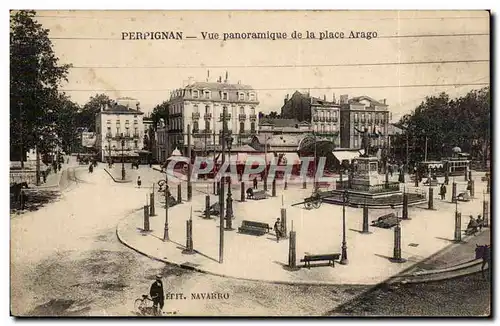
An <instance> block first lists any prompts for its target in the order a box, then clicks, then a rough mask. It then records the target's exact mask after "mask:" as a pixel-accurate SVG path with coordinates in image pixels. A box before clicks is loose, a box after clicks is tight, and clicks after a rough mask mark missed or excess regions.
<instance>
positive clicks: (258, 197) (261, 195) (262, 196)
mask: <svg viewBox="0 0 500 326" xmlns="http://www.w3.org/2000/svg"><path fill="white" fill-rule="evenodd" d="M267 197H268V196H267V194H266V192H265V191H264V190H259V191H254V193H253V197H252V199H253V200H261V199H266V198H267Z"/></svg>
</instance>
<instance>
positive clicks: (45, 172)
mask: <svg viewBox="0 0 500 326" xmlns="http://www.w3.org/2000/svg"><path fill="white" fill-rule="evenodd" d="M42 176H43V183H46V182H47V171H43V172H42Z"/></svg>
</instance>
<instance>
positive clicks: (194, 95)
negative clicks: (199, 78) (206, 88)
mask: <svg viewBox="0 0 500 326" xmlns="http://www.w3.org/2000/svg"><path fill="white" fill-rule="evenodd" d="M199 95H200V94H199V93H198V91H197V90H193V98H199Z"/></svg>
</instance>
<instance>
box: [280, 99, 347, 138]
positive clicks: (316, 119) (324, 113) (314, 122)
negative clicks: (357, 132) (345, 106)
mask: <svg viewBox="0 0 500 326" xmlns="http://www.w3.org/2000/svg"><path fill="white" fill-rule="evenodd" d="M281 116H282V117H283V118H287V119H296V120H298V121H300V122H308V123H310V124H311V127H312V131H314V133H315V134H316V135H317V136H320V137H323V138H326V139H329V140H330V141H332V142H333V143H334V144H335V145H336V146H340V138H339V134H340V105H339V104H338V103H337V102H336V99H335V94H333V98H332V100H327V98H326V95H325V96H323V99H321V98H318V97H313V96H310V94H309V93H301V92H299V91H296V92H295V93H293V95H292V97H291V98H289V97H288V95H287V96H286V98H285V101H284V103H283V106H282V107H281Z"/></svg>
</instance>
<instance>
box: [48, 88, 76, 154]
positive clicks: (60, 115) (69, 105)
mask: <svg viewBox="0 0 500 326" xmlns="http://www.w3.org/2000/svg"><path fill="white" fill-rule="evenodd" d="M79 109H80V108H79V106H78V104H76V103H74V102H72V101H71V100H70V99H69V97H68V96H66V94H64V93H63V94H59V98H58V101H57V102H56V105H55V108H54V111H55V119H56V124H55V131H56V134H57V136H58V140H59V145H60V146H61V147H62V148H63V149H64V150H65V151H66V152H70V151H71V149H72V148H73V146H74V145H75V144H76V142H77V136H78V132H77V128H78V126H77V124H76V121H77V118H78V111H79Z"/></svg>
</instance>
